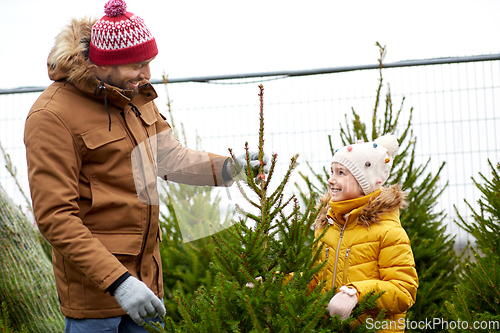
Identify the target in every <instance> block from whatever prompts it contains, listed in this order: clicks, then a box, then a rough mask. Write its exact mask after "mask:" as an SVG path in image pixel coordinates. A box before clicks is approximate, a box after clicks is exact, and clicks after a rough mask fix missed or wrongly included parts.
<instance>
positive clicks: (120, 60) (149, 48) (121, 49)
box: [89, 0, 158, 66]
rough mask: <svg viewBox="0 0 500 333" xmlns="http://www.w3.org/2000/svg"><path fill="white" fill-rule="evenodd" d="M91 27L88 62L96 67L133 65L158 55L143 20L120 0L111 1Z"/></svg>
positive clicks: (153, 40)
mask: <svg viewBox="0 0 500 333" xmlns="http://www.w3.org/2000/svg"><path fill="white" fill-rule="evenodd" d="M104 13H105V14H106V15H104V16H103V17H102V18H101V19H100V20H98V21H97V22H96V23H95V24H94V26H93V27H92V37H91V40H90V50H89V59H90V61H92V62H93V63H94V64H96V65H98V66H117V65H125V64H133V63H137V62H142V61H145V60H148V59H151V58H154V57H155V56H156V55H157V54H158V48H157V46H156V41H155V39H154V37H153V35H152V34H151V31H150V30H149V29H148V27H147V26H146V24H145V23H144V20H143V19H142V18H140V17H139V16H137V15H135V14H132V13H130V12H127V4H126V3H125V1H123V0H110V1H108V2H107V3H106V4H105V5H104Z"/></svg>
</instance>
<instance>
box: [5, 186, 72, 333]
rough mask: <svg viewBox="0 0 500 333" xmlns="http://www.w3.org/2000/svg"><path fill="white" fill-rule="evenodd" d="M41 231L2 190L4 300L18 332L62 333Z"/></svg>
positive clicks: (52, 278) (49, 264)
mask: <svg viewBox="0 0 500 333" xmlns="http://www.w3.org/2000/svg"><path fill="white" fill-rule="evenodd" d="M38 235H39V232H38V231H37V230H35V227H34V226H33V224H32V223H30V222H29V221H28V219H27V217H26V216H25V215H24V214H23V213H22V212H21V211H20V210H19V209H18V208H17V207H16V206H15V205H14V204H13V203H12V201H11V200H10V198H9V197H8V196H7V194H6V193H5V191H4V190H3V189H2V188H1V187H0V242H1V244H2V245H1V246H0V276H1V279H0V301H1V302H4V303H5V304H6V306H7V308H8V309H9V311H10V314H11V315H10V318H11V320H12V326H13V327H14V329H16V330H20V329H21V325H26V327H27V330H28V332H41V333H42V332H43V333H45V332H62V331H64V317H63V316H62V315H61V312H60V310H59V304H58V301H57V293H56V288H55V279H54V275H53V272H52V265H51V263H50V261H49V260H48V259H47V256H46V254H45V252H44V250H43V248H42V246H41V244H40V242H39V238H38V237H39V236H38Z"/></svg>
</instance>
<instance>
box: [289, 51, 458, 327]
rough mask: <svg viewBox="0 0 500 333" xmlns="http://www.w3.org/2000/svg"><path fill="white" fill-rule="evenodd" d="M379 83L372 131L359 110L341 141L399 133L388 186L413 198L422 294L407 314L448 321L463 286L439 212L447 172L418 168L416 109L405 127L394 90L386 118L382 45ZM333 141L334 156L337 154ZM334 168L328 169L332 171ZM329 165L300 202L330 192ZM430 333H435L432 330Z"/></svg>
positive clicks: (410, 218) (411, 222)
mask: <svg viewBox="0 0 500 333" xmlns="http://www.w3.org/2000/svg"><path fill="white" fill-rule="evenodd" d="M377 46H378V47H379V50H380V58H379V64H380V69H379V73H380V76H379V83H378V88H377V95H376V100H375V107H374V109H373V113H372V118H371V131H369V128H368V127H367V126H366V124H365V123H364V122H363V120H362V119H361V117H360V116H359V114H357V113H356V111H355V110H354V109H353V110H352V114H353V120H352V121H351V122H349V120H348V117H347V115H346V116H345V121H346V124H345V126H342V125H341V127H342V129H341V132H340V137H341V140H342V143H343V144H344V145H347V144H352V143H355V142H357V141H358V140H363V141H373V140H375V139H376V138H378V137H380V136H382V135H384V134H386V133H393V134H395V135H396V136H397V138H398V142H399V145H400V148H399V151H398V156H397V157H396V158H395V160H394V164H393V169H392V173H391V176H390V177H389V179H388V181H387V184H400V185H401V187H402V189H403V190H404V191H405V192H406V193H407V201H408V206H407V207H406V208H404V209H402V210H401V224H402V225H403V227H404V228H405V230H406V232H407V233H408V236H409V238H410V240H411V246H412V250H413V254H414V257H415V265H416V269H417V272H418V276H419V289H418V292H417V299H416V303H415V304H414V305H413V307H412V308H411V309H410V310H409V311H408V313H407V319H409V320H416V321H420V320H425V319H426V318H435V317H440V316H444V317H446V313H443V311H442V309H443V306H444V302H445V300H446V299H447V297H448V294H449V292H450V290H452V289H453V285H454V284H455V283H456V281H457V277H456V273H455V271H454V270H455V266H456V258H455V255H454V250H453V245H454V239H453V238H452V237H450V236H449V235H447V234H446V226H445V224H444V223H443V219H444V217H445V215H444V212H435V211H434V208H435V206H436V203H437V199H438V198H439V196H440V195H441V193H442V190H443V189H444V187H443V189H441V190H439V189H438V187H437V182H438V180H439V175H440V173H441V170H442V168H443V166H444V163H442V164H441V166H440V168H439V170H438V171H437V172H436V173H435V174H434V175H433V174H432V173H430V172H428V171H427V168H428V166H429V162H430V160H428V161H427V162H426V163H425V164H423V165H417V164H416V162H415V146H416V140H417V139H416V137H415V136H414V135H413V131H412V130H411V121H412V113H413V108H411V109H410V111H409V116H408V121H407V122H406V123H403V124H401V120H400V116H401V112H402V110H403V106H404V97H403V99H402V101H401V104H400V106H399V109H397V110H394V106H393V101H392V96H391V90H390V87H388V91H387V94H386V96H385V111H384V113H383V115H382V117H380V115H379V107H380V97H381V92H382V87H383V76H382V68H383V59H384V57H385V54H386V49H385V47H382V46H381V45H380V44H379V43H377ZM329 141H330V150H331V154H332V155H333V154H334V149H333V146H332V143H331V137H330V138H329ZM327 167H328V168H327ZM329 167H330V166H329V165H328V166H325V167H323V170H322V172H320V173H317V172H316V171H315V170H313V168H312V167H311V166H310V165H309V169H310V171H311V173H312V177H311V178H310V177H309V176H307V175H305V174H301V176H302V179H303V180H304V181H305V183H306V186H307V189H306V190H305V191H304V190H302V189H300V187H299V186H298V185H297V186H298V187H299V191H300V196H301V198H302V200H303V201H304V202H306V203H307V202H310V201H311V200H312V199H311V194H315V195H316V196H317V195H321V194H323V193H325V192H327V191H328V183H327V180H328V178H329V177H330V172H329V170H328V169H329ZM427 332H430V331H429V330H427Z"/></svg>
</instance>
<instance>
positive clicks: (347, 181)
mask: <svg viewBox="0 0 500 333" xmlns="http://www.w3.org/2000/svg"><path fill="white" fill-rule="evenodd" d="M331 171H332V173H331V176H330V178H329V179H328V185H329V186H330V192H331V194H332V201H334V202H337V201H345V200H351V199H356V198H361V197H362V196H364V194H363V191H362V190H361V187H360V186H359V184H358V181H357V180H356V178H354V176H353V175H352V173H351V172H349V170H348V169H347V168H346V167H345V166H343V165H342V164H340V163H337V162H333V163H332V169H331Z"/></svg>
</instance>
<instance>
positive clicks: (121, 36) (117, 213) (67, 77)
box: [24, 0, 260, 332]
mask: <svg viewBox="0 0 500 333" xmlns="http://www.w3.org/2000/svg"><path fill="white" fill-rule="evenodd" d="M105 13H106V15H105V16H103V17H102V18H101V19H99V20H97V21H96V20H91V19H88V18H85V19H82V20H72V22H71V23H70V25H69V26H68V27H66V28H64V29H63V31H62V32H61V33H60V34H59V36H58V37H57V38H56V43H55V46H54V47H53V49H52V51H51V53H50V55H49V58H48V71H49V77H50V78H51V79H52V80H53V81H55V82H54V83H53V84H52V85H51V86H49V87H48V88H47V89H46V90H45V91H44V92H43V93H42V95H41V96H40V97H39V98H38V100H37V101H36V102H35V104H34V105H33V107H32V109H31V110H30V112H29V114H28V117H27V120H26V127H25V136H24V141H25V145H26V154H27V161H28V175H29V181H30V190H31V196H32V200H33V208H34V212H35V219H36V221H37V223H38V226H39V229H40V231H41V233H42V234H43V235H44V237H45V238H47V239H48V240H49V242H50V243H51V244H52V247H53V251H52V262H53V266H54V274H55V278H56V287H57V292H58V295H59V299H60V306H61V311H62V313H63V315H64V316H65V317H66V332H125V331H126V332H145V330H144V328H143V327H142V325H143V324H144V322H145V319H146V318H148V317H150V318H154V319H148V321H151V320H152V321H159V320H160V319H159V316H163V315H165V308H164V306H163V302H162V301H161V299H162V297H163V283H162V281H163V280H162V269H161V260H160V254H159V242H160V241H161V231H160V228H159V224H158V218H159V207H158V205H157V200H155V198H154V196H155V191H156V188H155V184H156V175H158V176H160V177H162V178H164V179H165V180H167V179H168V180H172V181H176V182H182V183H186V184H193V185H213V186H229V185H230V184H231V182H232V173H231V162H232V161H231V159H229V158H227V157H223V156H219V155H215V154H211V153H205V152H198V151H194V150H190V149H187V148H185V147H182V146H181V145H180V143H179V142H178V141H177V140H176V139H174V138H173V137H172V135H171V132H172V131H171V129H170V126H169V125H168V123H167V122H166V121H165V118H164V117H163V116H162V115H161V114H160V113H159V111H158V109H157V107H156V105H155V104H154V102H153V100H154V99H155V98H156V96H157V95H156V92H155V90H154V89H153V87H152V86H151V84H150V83H149V82H148V80H149V79H150V77H151V73H150V67H149V65H150V62H151V61H152V60H153V59H154V58H155V56H156V55H157V53H158V50H157V47H156V41H155V39H154V38H153V36H152V35H151V32H150V31H149V29H148V28H147V27H146V25H145V23H144V21H143V20H142V19H141V18H140V17H138V16H136V15H134V14H132V13H130V12H127V11H126V5H125V3H124V2H123V1H122V0H111V1H109V2H108V3H107V4H106V6H105ZM243 165H246V164H245V163H243ZM251 165H252V168H253V169H256V168H258V166H259V165H260V162H259V161H256V160H255V161H252V163H251ZM254 166H255V167H254ZM254 171H255V170H254ZM151 175H154V177H153V178H154V180H152V177H151Z"/></svg>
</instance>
